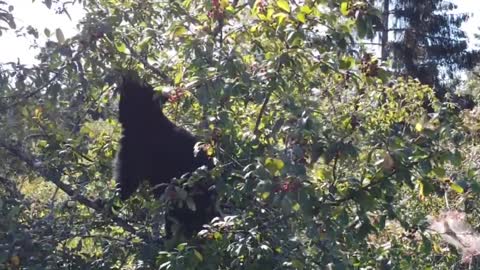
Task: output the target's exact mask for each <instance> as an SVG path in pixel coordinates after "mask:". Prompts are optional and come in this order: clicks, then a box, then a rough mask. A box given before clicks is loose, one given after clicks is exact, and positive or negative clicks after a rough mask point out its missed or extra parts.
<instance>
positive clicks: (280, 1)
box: [277, 0, 290, 12]
mask: <svg viewBox="0 0 480 270" xmlns="http://www.w3.org/2000/svg"><path fill="white" fill-rule="evenodd" d="M277 5H278V7H279V8H280V9H282V10H283V11H286V12H290V4H289V3H288V1H287V0H277Z"/></svg>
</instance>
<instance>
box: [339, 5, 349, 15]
mask: <svg viewBox="0 0 480 270" xmlns="http://www.w3.org/2000/svg"><path fill="white" fill-rule="evenodd" d="M348 12H349V11H348V2H342V3H341V4H340V13H342V15H343V16H347V15H348Z"/></svg>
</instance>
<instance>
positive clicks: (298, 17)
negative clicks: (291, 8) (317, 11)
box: [297, 12, 306, 23]
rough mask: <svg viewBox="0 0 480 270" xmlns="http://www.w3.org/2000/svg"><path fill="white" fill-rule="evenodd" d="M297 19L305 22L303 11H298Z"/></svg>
mask: <svg viewBox="0 0 480 270" xmlns="http://www.w3.org/2000/svg"><path fill="white" fill-rule="evenodd" d="M297 20H298V21H299V22H301V23H305V22H306V19H305V13H303V12H300V13H298V14H297Z"/></svg>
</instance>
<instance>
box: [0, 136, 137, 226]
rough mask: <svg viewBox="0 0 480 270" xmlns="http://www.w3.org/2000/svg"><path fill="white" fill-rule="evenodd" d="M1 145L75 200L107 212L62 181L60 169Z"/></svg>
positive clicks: (122, 222) (119, 221)
mask: <svg viewBox="0 0 480 270" xmlns="http://www.w3.org/2000/svg"><path fill="white" fill-rule="evenodd" d="M0 147H2V148H4V149H5V150H7V152H9V153H10V154H11V155H13V156H14V157H16V158H17V159H19V160H20V161H22V162H23V163H25V164H26V165H27V166H28V167H29V168H30V169H32V170H33V171H35V172H37V173H38V174H39V175H40V176H42V177H43V178H45V179H46V180H48V181H50V182H52V183H53V184H55V185H56V186H57V187H58V188H60V189H61V190H62V191H63V192H65V193H66V194H67V195H68V196H70V197H71V198H72V199H73V200H75V201H77V202H79V203H81V204H83V205H85V206H86V207H88V208H90V209H93V210H95V211H97V212H99V213H105V209H104V204H103V203H102V202H99V201H93V200H90V199H88V198H87V197H85V196H83V195H81V193H80V191H78V190H75V189H74V188H72V187H71V186H70V185H68V184H65V183H64V182H63V181H61V176H62V173H61V172H60V170H58V169H52V168H46V167H45V166H44V165H43V163H42V162H40V161H38V160H37V159H36V158H34V157H31V156H30V155H29V154H27V153H25V152H24V151H22V150H20V149H18V148H16V147H14V146H12V145H10V144H8V143H6V142H5V141H3V140H0ZM107 211H108V212H107V214H109V216H110V217H111V219H112V220H113V221H114V222H115V223H116V224H117V225H118V226H120V227H122V228H123V229H125V230H126V231H128V232H130V233H132V234H136V230H135V228H133V226H132V225H130V224H128V222H127V221H126V220H124V219H121V218H119V217H116V216H113V214H112V213H111V211H110V210H107Z"/></svg>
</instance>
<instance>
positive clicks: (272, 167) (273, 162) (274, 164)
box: [265, 158, 285, 175]
mask: <svg viewBox="0 0 480 270" xmlns="http://www.w3.org/2000/svg"><path fill="white" fill-rule="evenodd" d="M284 166H285V163H284V162H283V161H282V160H281V159H276V158H267V159H266V160H265V167H266V168H267V170H268V171H269V172H270V173H271V174H272V175H275V174H276V173H278V172H280V171H281V170H282V169H283V167H284Z"/></svg>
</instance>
